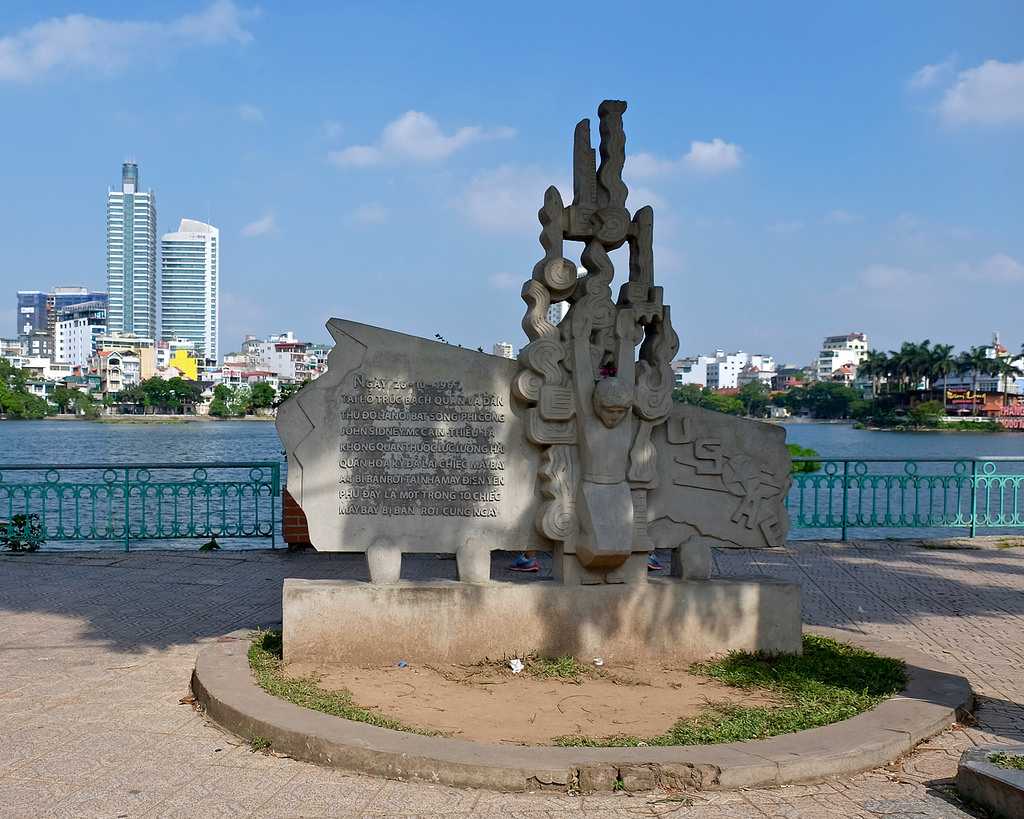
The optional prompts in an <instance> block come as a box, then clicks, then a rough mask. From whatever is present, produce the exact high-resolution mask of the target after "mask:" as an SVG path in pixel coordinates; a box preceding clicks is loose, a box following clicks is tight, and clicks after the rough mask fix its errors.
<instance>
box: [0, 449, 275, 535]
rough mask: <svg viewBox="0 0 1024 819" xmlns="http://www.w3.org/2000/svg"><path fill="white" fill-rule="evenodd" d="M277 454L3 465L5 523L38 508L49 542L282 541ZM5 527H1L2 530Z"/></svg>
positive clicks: (0, 497) (0, 513) (0, 516)
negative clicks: (193, 459) (233, 458)
mask: <svg viewBox="0 0 1024 819" xmlns="http://www.w3.org/2000/svg"><path fill="white" fill-rule="evenodd" d="M280 494H281V464H280V463H278V462H276V461H253V462H227V463H225V462H219V463H146V464H76V465H74V466H66V465H44V466H41V465H39V464H11V465H0V529H3V528H9V527H11V526H13V525H14V524H13V523H12V521H13V520H14V518H15V517H16V516H18V515H27V516H30V515H36V516H38V520H39V523H40V525H41V526H42V530H43V537H44V539H45V540H46V541H47V542H62V541H67V542H90V543H97V544H99V543H104V542H109V543H113V544H115V545H119V546H121V547H122V548H124V550H125V551H128V550H129V548H130V547H131V544H132V543H133V542H135V543H139V542H141V541H167V540H187V539H200V538H201V539H204V540H209V539H211V538H218V539H246V540H250V539H269V540H270V545H271V547H275V546H276V545H277V531H278V524H279V521H280V514H279V512H278V506H277V505H278V502H279V501H278V498H279V497H280ZM2 533H3V532H2V531H0V534H2Z"/></svg>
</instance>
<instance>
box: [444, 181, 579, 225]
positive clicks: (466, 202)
mask: <svg viewBox="0 0 1024 819" xmlns="http://www.w3.org/2000/svg"><path fill="white" fill-rule="evenodd" d="M552 181H553V179H552V176H551V175H550V174H546V173H544V172H542V171H541V170H540V169H538V168H534V167H519V166H513V165H502V166H501V167H499V168H496V169H494V170H492V171H486V172H485V173H481V174H478V175H477V176H475V177H473V178H472V179H471V180H470V182H469V184H468V185H467V186H466V189H465V190H464V191H463V192H462V194H461V195H460V196H459V197H458V199H457V200H456V201H455V207H456V208H458V209H459V210H460V211H462V213H463V215H464V216H466V218H467V219H469V220H470V222H472V223H473V224H475V225H476V226H477V227H480V228H483V229H484V230H490V231H511V232H523V233H527V232H531V231H533V232H537V231H539V230H540V223H539V222H538V221H537V211H538V210H540V208H541V206H542V205H543V204H544V191H546V190H547V189H548V187H549V186H550V185H551V183H552ZM559 190H560V191H561V192H562V195H563V197H564V196H566V195H567V194H566V191H571V190H572V187H571V186H569V185H564V184H563V185H561V186H560V187H559ZM570 201H571V196H570V198H569V199H566V204H568V202H570Z"/></svg>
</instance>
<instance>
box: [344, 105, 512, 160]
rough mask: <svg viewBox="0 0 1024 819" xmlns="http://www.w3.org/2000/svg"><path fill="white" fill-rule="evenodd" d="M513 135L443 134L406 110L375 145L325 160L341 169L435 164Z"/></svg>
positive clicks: (474, 129)
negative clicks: (403, 162) (404, 163)
mask: <svg viewBox="0 0 1024 819" xmlns="http://www.w3.org/2000/svg"><path fill="white" fill-rule="evenodd" d="M513 136H515V131H514V130H513V129H512V128H508V127H504V126H502V127H498V128H483V127H481V126H479V125H467V126H465V127H463V128H459V129H458V130H457V131H455V132H454V133H452V134H445V133H444V132H443V131H442V130H441V127H440V126H439V125H438V124H437V122H436V121H435V120H434V119H433V118H431V117H430V116H429V115H427V114H424V113H423V112H422V111H406V112H405V113H404V114H402V116H400V117H399V118H398V119H396V120H394V121H393V122H389V123H388V124H387V125H386V126H385V127H384V130H383V131H382V132H381V135H380V139H378V140H377V142H376V144H374V145H351V146H349V147H348V148H344V149H342V150H340V151H331V152H330V153H329V154H328V155H327V158H328V159H329V160H330V161H331V162H333V163H334V164H335V165H339V166H342V167H348V166H354V167H366V166H369V165H379V164H381V163H384V162H393V161H400V160H410V161H414V162H435V161H437V160H441V159H447V158H448V157H449V156H451V155H452V154H453V153H455V152H456V151H459V150H461V149H462V148H465V147H466V146H467V145H472V144H473V143H475V142H483V141H485V140H492V139H510V138H511V137H513Z"/></svg>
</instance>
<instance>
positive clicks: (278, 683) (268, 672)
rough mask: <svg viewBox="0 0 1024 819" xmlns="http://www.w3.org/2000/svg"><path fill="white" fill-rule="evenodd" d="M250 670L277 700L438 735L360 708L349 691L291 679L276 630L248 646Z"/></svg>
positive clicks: (255, 636)
mask: <svg viewBox="0 0 1024 819" xmlns="http://www.w3.org/2000/svg"><path fill="white" fill-rule="evenodd" d="M249 667H250V668H251V669H252V673H253V676H254V677H255V678H256V683H257V684H258V685H259V687H260V688H262V689H263V690H264V691H266V692H267V693H268V694H272V695H273V696H275V697H280V698H281V699H283V700H287V701H288V702H291V703H294V704H295V705H300V706H302V707H303V708H309V709H311V710H313V711H320V712H321V713H324V714H331V715H332V716H335V717H343V718H344V719H350V720H352V721H353V722H365V723H366V724H368V725H376V726H377V727H378V728H391V729H392V730H394V731H407V732H410V733H413V734H425V735H428V736H432V735H436V734H437V732H436V731H425V730H422V729H419V728H412V727H410V726H408V725H403V724H402V723H401V722H399V721H398V720H394V719H390V718H388V717H385V716H382V715H381V714H378V713H377V712H376V711H371V710H369V709H367V708H360V707H359V706H358V705H356V704H354V703H353V702H352V694H351V692H349V691H345V690H340V691H329V690H327V689H324V688H321V687H320V685H319V683H318V681H317V680H316V679H315V678H313V677H289V676H287V675H285V673H284V671H283V669H282V668H281V632H280V631H277V630H267V631H257V632H255V633H254V634H253V636H252V642H251V643H250V644H249Z"/></svg>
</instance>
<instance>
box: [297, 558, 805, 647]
mask: <svg viewBox="0 0 1024 819" xmlns="http://www.w3.org/2000/svg"><path fill="white" fill-rule="evenodd" d="M283 617H284V660H285V662H286V663H292V662H302V663H313V664H321V663H349V664H367V665H376V664H390V663H394V662H396V661H397V660H399V659H402V660H407V661H409V662H421V663H422V662H432V663H437V662H456V663H469V662H477V661H479V660H482V659H485V658H490V659H501V658H503V657H513V656H519V657H522V656H524V655H527V654H531V653H537V654H540V655H543V656H548V657H558V656H564V655H573V656H576V657H578V658H579V659H581V660H586V661H589V660H591V659H592V658H593V657H598V656H600V657H604V658H606V659H608V660H610V661H630V660H640V661H654V662H664V663H674V664H675V663H678V664H685V663H690V662H694V661H698V660H703V659H706V658H708V657H711V656H715V655H719V654H723V653H725V652H728V651H732V650H744V651H765V652H772V653H798V652H799V651H800V626H801V624H800V588H799V586H797V585H796V584H793V583H780V582H774V581H766V580H735V579H730V580H704V581H692V580H682V579H678V578H663V579H661V578H659V579H652V580H648V581H647V582H642V583H633V584H616V585H601V586H582V585H581V586H564V585H561V584H557V583H551V582H544V581H539V582H536V583H528V584H523V583H497V582H486V583H462V582H448V581H438V582H430V583H396V584H394V585H375V584H371V583H360V582H356V581H348V580H298V579H287V580H285V581H284V596H283Z"/></svg>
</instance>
